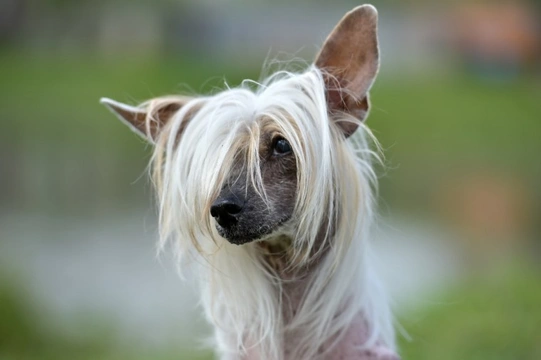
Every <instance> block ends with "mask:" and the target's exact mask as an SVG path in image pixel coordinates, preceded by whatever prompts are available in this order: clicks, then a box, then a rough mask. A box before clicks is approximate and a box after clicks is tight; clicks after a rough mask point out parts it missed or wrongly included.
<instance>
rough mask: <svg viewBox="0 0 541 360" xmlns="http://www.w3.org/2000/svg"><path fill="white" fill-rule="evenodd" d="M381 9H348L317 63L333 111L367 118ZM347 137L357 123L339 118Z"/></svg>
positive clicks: (376, 54)
mask: <svg viewBox="0 0 541 360" xmlns="http://www.w3.org/2000/svg"><path fill="white" fill-rule="evenodd" d="M377 24H378V13H377V10H376V9H375V8H374V7H373V6H372V5H362V6H359V7H356V8H355V9H353V10H351V11H350V12H348V13H347V14H346V15H345V16H344V17H343V18H342V20H340V22H339V23H338V25H336V27H335V28H334V30H333V31H332V32H331V34H330V35H329V37H328V38H327V40H325V43H324V44H323V47H322V48H321V51H320V52H319V54H318V56H317V57H316V61H315V65H316V66H317V67H318V68H319V69H320V70H321V71H322V72H323V76H324V78H325V87H326V89H325V90H326V97H327V106H328V108H329V111H330V112H331V113H335V114H336V113H340V112H345V113H348V114H351V115H353V116H354V117H356V118H357V119H359V120H361V121H364V120H365V119H366V117H367V115H368V110H369V99H368V90H370V87H371V86H372V83H373V82H374V79H375V78H376V74H377V72H378V68H379V50H378V35H377ZM338 126H339V127H340V128H341V129H342V131H343V132H344V135H345V136H346V137H348V136H350V135H351V134H353V133H354V132H355V130H357V127H358V124H356V123H353V122H339V123H338Z"/></svg>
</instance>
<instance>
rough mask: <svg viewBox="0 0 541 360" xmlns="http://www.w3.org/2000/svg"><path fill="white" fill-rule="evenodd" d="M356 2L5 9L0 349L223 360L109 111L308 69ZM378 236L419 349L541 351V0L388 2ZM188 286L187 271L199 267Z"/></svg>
mask: <svg viewBox="0 0 541 360" xmlns="http://www.w3.org/2000/svg"><path fill="white" fill-rule="evenodd" d="M358 4H359V3H357V2H353V1H346V0H340V1H333V2H328V1H322V0H320V1H307V0H306V1H295V2H290V1H285V0H279V1H270V0H258V1H247V0H222V1H211V0H202V1H191V2H190V1H187V0H154V1H142V0H130V1H128V0H125V1H122V0H116V1H105V0H102V1H100V0H93V1H91V0H80V1H75V0H70V1H68V0H1V1H0V359H1V360H4V359H211V358H212V354H211V352H209V351H208V350H205V348H204V346H203V341H202V339H203V338H204V337H205V336H207V335H208V334H209V333H210V331H209V328H208V326H207V325H206V324H205V322H204V321H203V320H202V319H201V316H200V309H199V308H198V307H197V296H196V294H195V291H194V286H193V284H192V283H191V281H190V280H188V282H187V283H186V282H181V281H180V280H179V279H178V277H177V274H176V270H175V266H174V264H173V261H172V259H171V258H170V257H169V256H168V255H167V254H166V255H163V256H161V257H159V258H156V257H155V247H154V243H155V239H156V220H155V213H154V211H153V204H152V203H151V200H150V199H151V195H152V194H151V191H150V187H149V184H148V181H147V178H146V170H145V169H146V164H147V161H148V160H149V156H150V151H151V149H150V147H149V146H148V145H146V144H144V143H143V141H142V140H140V139H139V138H138V137H136V136H135V135H134V134H133V133H131V132H130V131H128V130H127V129H126V128H125V127H124V125H122V124H121V123H120V122H119V121H117V120H116V119H115V118H114V117H113V116H112V115H111V114H109V113H108V112H107V111H106V110H105V109H104V108H102V107H101V106H100V105H99V104H98V99H99V98H100V97H102V96H107V97H112V98H114V99H116V100H119V101H123V102H128V103H134V104H135V103H137V102H140V101H142V100H146V99H148V98H150V97H153V96H157V95H164V94H168V93H180V92H187V91H189V92H193V91H195V92H202V93H209V92H216V91H218V90H217V89H220V88H223V87H224V79H225V80H227V83H228V84H230V85H235V84H238V83H239V82H240V81H241V80H242V79H244V78H252V79H257V78H258V77H259V74H260V71H261V68H262V64H263V62H264V61H265V60H267V59H274V58H278V59H281V60H284V61H287V60H288V59H292V58H293V57H297V58H303V59H306V60H308V61H309V60H311V59H312V57H313V56H314V54H315V53H316V51H317V48H318V46H319V45H320V44H321V43H322V41H323V40H324V38H325V36H326V34H327V33H328V32H329V31H330V30H331V29H332V27H333V25H334V24H335V23H336V22H337V21H338V20H339V19H340V17H341V16H342V15H343V14H344V13H345V12H346V11H348V10H350V9H351V8H353V7H354V6H356V5H358ZM373 4H374V5H376V7H378V9H379V13H380V42H381V48H382V67H381V72H380V77H379V79H378V81H377V83H376V84H375V86H374V88H373V91H372V102H373V110H372V113H371V116H370V119H369V125H370V127H371V128H372V129H373V130H374V132H375V134H376V135H377V136H378V138H379V139H380V141H381V143H382V145H383V147H384V148H385V153H386V162H387V163H386V167H385V168H382V169H380V174H381V179H380V180H381V193H380V212H381V214H382V217H381V218H382V221H381V224H380V226H379V227H378V229H377V230H376V231H375V234H374V242H375V246H376V250H377V252H378V253H379V255H380V257H381V262H380V264H379V267H380V268H381V272H382V273H383V275H384V277H385V280H386V282H387V283H388V286H389V288H390V292H391V294H392V295H393V298H394V303H395V309H396V314H397V322H398V323H399V325H400V326H399V329H400V334H399V342H400V348H401V353H402V355H403V358H404V359H406V360H407V359H443V360H445V359H479V360H485V359H491V360H492V359H506V360H507V359H509V360H511V359H513V360H514V359H532V360H533V359H541V186H540V184H541V64H540V63H541V30H540V29H541V28H540V25H541V21H540V19H541V15H540V14H541V13H540V6H541V2H533V1H530V2H528V1H500V2H495V1H485V2H471V1H458V0H457V1H445V2H436V1H421V0H418V1H408V2H400V3H399V2H397V1H390V0H389V1H378V0H374V1H373ZM188 278H190V276H189V274H188Z"/></svg>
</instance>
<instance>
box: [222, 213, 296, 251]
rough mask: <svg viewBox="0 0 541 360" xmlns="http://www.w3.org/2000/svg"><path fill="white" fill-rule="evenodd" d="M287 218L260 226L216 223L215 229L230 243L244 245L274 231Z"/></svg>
mask: <svg viewBox="0 0 541 360" xmlns="http://www.w3.org/2000/svg"><path fill="white" fill-rule="evenodd" d="M287 220H289V219H281V220H280V221H278V222H277V223H276V224H273V225H261V226H257V225H251V226H241V225H240V224H235V225H234V226H230V227H223V226H221V225H220V224H218V223H216V230H218V234H220V236H221V237H223V238H224V239H226V240H227V241H229V242H230V243H231V244H234V245H244V244H248V243H251V242H253V241H256V240H260V239H263V238H265V237H266V236H267V235H270V234H272V233H274V232H276V231H277V230H278V229H279V228H280V227H281V226H282V225H283V224H284V223H285V222H286V221H287Z"/></svg>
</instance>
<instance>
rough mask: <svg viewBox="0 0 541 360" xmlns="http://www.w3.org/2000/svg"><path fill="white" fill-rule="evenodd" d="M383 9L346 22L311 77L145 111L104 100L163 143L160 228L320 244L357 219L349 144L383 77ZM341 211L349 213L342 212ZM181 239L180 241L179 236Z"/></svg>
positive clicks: (282, 76) (157, 158)
mask: <svg viewBox="0 0 541 360" xmlns="http://www.w3.org/2000/svg"><path fill="white" fill-rule="evenodd" d="M378 65H379V55H378V43H377V12H376V10H375V9H374V8H373V7H372V6H369V5H365V6H360V7H358V8H355V9H354V10H352V11H351V12H349V13H347V14H346V15H345V16H344V18H343V19H342V20H341V21H340V22H339V23H338V25H337V26H336V27H335V29H334V30H333V31H332V32H331V34H330V35H329V37H328V38H327V40H326V41H325V43H324V45H323V47H322V49H321V51H320V53H319V55H318V56H317V57H316V60H315V62H314V64H313V66H311V67H310V68H309V69H308V70H307V71H306V72H304V73H301V74H292V73H288V72H278V73H276V74H274V75H272V76H271V77H269V78H268V79H266V80H264V81H263V82H262V83H261V84H257V86H255V89H254V84H255V83H253V82H245V83H244V84H243V86H241V87H240V88H237V89H227V90H225V91H223V92H221V93H218V94H216V95H213V96H206V97H180V96H179V97H176V96H172V97H163V98H157V99H152V100H150V101H148V102H145V103H143V104H141V105H139V106H137V107H132V106H128V105H124V104H121V103H118V102H116V101H113V100H109V99H102V103H104V104H105V105H107V106H108V107H109V108H110V109H111V110H112V111H113V112H114V113H115V114H117V115H118V116H119V118H120V119H121V120H122V121H123V122H125V123H126V124H127V125H128V126H129V127H130V128H131V129H132V130H134V131H135V132H137V133H138V134H140V135H141V136H143V137H144V138H145V139H147V140H148V141H149V142H151V143H153V144H154V145H155V152H154V158H153V165H154V166H153V169H154V175H153V179H154V181H155V185H156V187H157V190H158V197H159V202H160V209H161V213H160V216H161V219H160V220H161V229H162V231H163V232H164V233H165V235H171V233H172V232H175V233H177V234H178V235H181V236H183V237H189V238H191V239H192V240H194V243H195V244H196V246H200V240H201V239H202V238H207V239H208V238H211V239H213V240H214V243H216V242H219V241H220V240H219V238H218V237H217V236H216V234H219V235H220V236H221V237H222V238H225V239H227V240H228V241H229V242H230V243H233V244H237V245H239V244H245V243H249V242H252V241H254V240H258V239H263V238H267V237H269V236H274V235H278V234H280V233H286V234H288V235H291V237H293V238H297V237H303V238H306V239H311V240H307V241H309V242H310V241H312V242H313V241H314V240H313V239H315V238H316V237H317V236H319V235H321V234H323V235H328V234H329V233H330V232H333V231H335V230H333V229H334V228H335V227H336V226H337V225H338V224H336V221H338V220H337V217H336V216H335V215H333V214H336V213H338V212H340V211H341V212H344V213H345V212H348V211H356V210H358V208H357V205H356V202H355V201H350V203H351V204H352V205H350V206H345V207H344V203H346V204H347V203H348V201H349V200H348V198H353V199H356V198H357V197H359V196H361V195H362V194H360V193H361V192H362V190H360V189H359V188H358V187H357V186H356V185H355V183H356V182H357V181H358V180H359V179H357V178H356V176H357V175H356V174H357V173H358V172H357V170H356V169H357V167H358V165H359V164H358V161H357V160H356V157H355V155H354V154H353V151H351V150H352V147H351V146H350V145H348V144H347V142H346V138H348V137H350V136H351V135H352V134H353V133H354V132H355V131H356V130H357V129H358V128H359V126H361V127H362V122H363V120H365V118H366V116H367V114H368V108H369V101H368V91H369V89H370V87H371V85H372V83H373V81H374V79H375V76H376V74H377V71H378ZM337 204H340V208H338V205H337ZM179 233H180V234H179Z"/></svg>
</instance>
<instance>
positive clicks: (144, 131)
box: [100, 96, 192, 143]
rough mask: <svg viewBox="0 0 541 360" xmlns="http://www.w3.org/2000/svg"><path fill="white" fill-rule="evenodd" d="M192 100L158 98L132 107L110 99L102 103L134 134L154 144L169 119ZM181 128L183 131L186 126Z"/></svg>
mask: <svg viewBox="0 0 541 360" xmlns="http://www.w3.org/2000/svg"><path fill="white" fill-rule="evenodd" d="M191 99H192V98H189V97H181V96H169V97H163V98H156V99H153V100H150V101H147V102H145V103H143V104H142V105H139V106H131V105H126V104H122V103H120V102H118V101H115V100H111V99H108V98H101V99H100V103H102V104H103V105H105V106H106V107H107V108H108V109H109V110H110V111H111V112H112V113H113V114H115V115H116V116H117V117H118V118H119V119H120V120H121V121H122V122H123V123H124V124H126V125H128V127H129V128H130V129H131V130H132V131H133V132H135V133H136V134H138V135H139V136H141V137H143V138H144V139H146V140H147V141H149V142H151V143H154V142H155V139H156V135H157V134H158V133H159V132H160V130H161V129H163V127H164V125H165V124H166V123H167V122H168V121H169V119H170V118H171V117H172V116H173V115H174V114H175V113H176V112H177V111H178V110H179V109H180V108H181V107H182V106H184V105H185V104H186V103H187V102H188V101H190V100H191ZM181 128H182V129H183V128H184V126H182V127H181Z"/></svg>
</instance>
